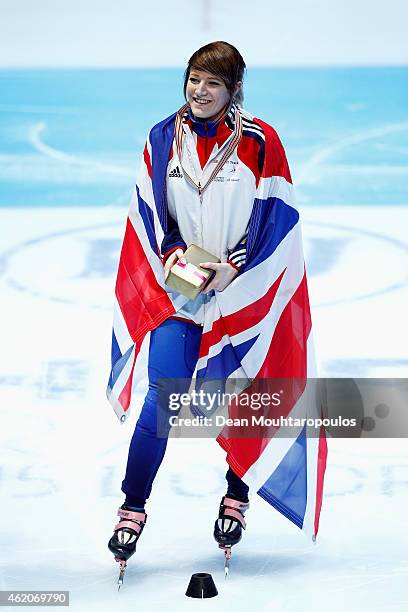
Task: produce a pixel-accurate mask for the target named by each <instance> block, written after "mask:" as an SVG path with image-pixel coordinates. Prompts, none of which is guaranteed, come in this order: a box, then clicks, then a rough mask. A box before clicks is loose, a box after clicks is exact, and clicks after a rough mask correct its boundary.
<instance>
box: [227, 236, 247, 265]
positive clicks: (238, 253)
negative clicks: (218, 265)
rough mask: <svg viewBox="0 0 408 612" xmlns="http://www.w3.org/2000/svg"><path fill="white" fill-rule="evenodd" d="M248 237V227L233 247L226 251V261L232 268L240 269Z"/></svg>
mask: <svg viewBox="0 0 408 612" xmlns="http://www.w3.org/2000/svg"><path fill="white" fill-rule="evenodd" d="M247 237H248V229H247V231H246V232H245V234H244V235H243V236H242V238H241V239H240V240H239V242H238V244H236V245H235V246H234V248H233V249H231V250H230V251H228V258H227V263H229V264H231V266H232V267H233V268H235V269H236V270H238V272H240V271H241V269H242V268H243V266H244V265H245V262H246V242H247Z"/></svg>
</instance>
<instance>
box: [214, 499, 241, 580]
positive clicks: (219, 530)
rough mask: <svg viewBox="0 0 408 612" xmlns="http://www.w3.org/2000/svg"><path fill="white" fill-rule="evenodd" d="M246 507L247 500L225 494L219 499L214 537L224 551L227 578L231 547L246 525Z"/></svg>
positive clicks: (226, 575) (238, 539)
mask: <svg viewBox="0 0 408 612" xmlns="http://www.w3.org/2000/svg"><path fill="white" fill-rule="evenodd" d="M248 508H249V502H243V501H238V500H237V499H233V498H232V497H227V496H226V495H224V497H223V498H222V500H221V504H220V511H219V514H218V519H217V520H216V521H215V525H214V538H215V540H216V541H217V542H218V547H219V548H221V550H223V551H224V553H225V563H224V572H225V578H228V572H229V564H230V559H231V547H232V546H234V544H238V542H239V541H240V540H241V538H242V529H245V527H246V523H245V519H244V513H245V511H246V510H248Z"/></svg>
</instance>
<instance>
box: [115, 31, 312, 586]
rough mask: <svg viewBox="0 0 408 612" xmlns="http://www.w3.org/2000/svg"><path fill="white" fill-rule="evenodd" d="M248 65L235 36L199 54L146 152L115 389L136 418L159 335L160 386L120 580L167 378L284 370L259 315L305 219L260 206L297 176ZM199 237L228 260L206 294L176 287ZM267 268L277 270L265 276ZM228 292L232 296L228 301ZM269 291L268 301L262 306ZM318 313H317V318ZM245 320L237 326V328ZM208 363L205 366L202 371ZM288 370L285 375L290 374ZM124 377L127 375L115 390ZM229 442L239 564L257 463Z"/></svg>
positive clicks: (223, 515)
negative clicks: (251, 471) (244, 464)
mask: <svg viewBox="0 0 408 612" xmlns="http://www.w3.org/2000/svg"><path fill="white" fill-rule="evenodd" d="M244 71H245V63H244V60H243V58H242V56H241V55H240V53H239V52H238V50H237V49H236V48H235V47H233V46H232V45H230V44H228V43H226V42H221V41H218V42H214V43H210V44H208V45H205V46H204V47H202V48H201V49H199V50H198V51H196V52H195V53H194V54H193V55H192V56H191V58H190V60H189V62H188V66H187V69H186V71H185V80H184V96H185V99H186V104H185V105H184V106H183V107H182V108H181V109H179V111H178V112H177V113H175V114H173V115H172V116H171V117H169V118H167V119H165V120H164V121H162V122H161V123H160V124H157V125H156V126H154V128H153V129H152V130H151V132H150V135H149V138H148V141H147V143H146V147H145V150H144V154H143V161H142V166H141V174H140V176H139V181H138V185H137V186H136V189H135V192H134V199H133V203H132V206H131V211H132V210H133V213H132V212H131V213H130V215H129V219H130V220H129V221H128V226H127V230H126V235H125V240H124V246H123V248H122V254H121V262H120V264H119V272H118V280H117V286H116V294H117V298H118V302H119V303H118V308H119V310H120V313H119V315H118V317H116V319H117V321H119V320H120V321H122V323H123V321H125V325H123V328H124V329H125V332H124V333H125V335H126V334H128V336H129V343H128V344H126V342H125V343H124V347H123V349H120V350H119V348H118V345H119V344H120V343H119V342H118V341H117V338H116V336H115V333H114V340H113V348H112V362H113V369H112V375H111V380H110V384H109V387H108V397H109V399H110V401H111V402H112V404H113V406H114V408H115V410H116V412H117V414H118V416H119V417H120V418H121V420H124V418H125V417H126V410H127V408H128V406H129V404H130V389H131V384H132V382H131V381H132V376H133V368H134V364H135V361H136V358H137V355H138V353H139V351H140V347H141V346H142V347H143V346H145V345H146V342H148V349H147V350H148V366H147V367H148V379H149V388H148V391H147V394H146V397H145V400H144V404H143V407H142V410H141V413H140V417H139V419H138V421H137V424H136V428H135V432H134V435H133V438H132V441H131V444H130V449H129V456H128V462H127V468H126V474H125V478H124V480H123V483H122V491H123V493H124V494H125V495H126V498H125V501H124V504H123V505H122V506H121V508H119V511H118V515H119V516H120V518H121V520H120V522H119V523H118V524H117V525H116V526H115V529H114V534H113V536H112V537H111V539H110V541H109V549H110V550H111V551H112V552H113V553H114V555H115V559H116V560H117V561H119V562H120V565H121V574H120V578H119V584H121V583H122V580H123V573H124V570H125V567H126V561H127V559H128V558H129V557H130V556H131V555H132V554H133V553H134V552H135V548H136V543H137V541H138V539H139V537H140V535H141V533H142V530H143V528H144V525H145V523H146V516H147V515H146V512H145V503H146V500H147V499H148V497H149V495H150V492H151V488H152V484H153V481H154V478H155V475H156V473H157V470H158V468H159V466H160V464H161V462H162V459H163V457H164V453H165V449H166V444H167V438H165V437H162V438H159V437H157V433H156V432H157V403H158V379H160V378H170V379H171V378H177V379H188V380H189V379H191V378H192V376H193V374H194V372H195V371H196V372H197V377H199V376H200V375H201V376H202V377H206V376H208V377H211V376H214V374H216V376H217V377H220V378H221V377H224V378H228V376H229V375H230V374H231V372H234V373H237V372H241V377H245V376H246V377H247V378H248V379H252V378H255V377H256V376H261V377H262V376H263V377H267V376H273V375H276V368H275V370H273V368H274V367H275V365H273V366H272V365H271V360H269V359H268V358H267V355H266V353H268V351H266V353H265V351H264V353H263V355H261V356H260V355H259V353H260V351H259V346H262V344H261V341H259V337H260V338H261V339H262V338H263V337H264V336H266V335H267V333H266V332H265V331H263V329H262V323H263V319H262V317H260V315H259V312H260V309H261V311H262V312H263V315H262V316H264V315H265V317H264V319H265V321H266V318H267V317H266V315H267V314H268V313H269V312H270V311H271V302H270V299H269V297H268V296H269V294H270V293H271V288H272V280H271V279H272V277H269V275H270V273H271V266H270V265H268V266H267V265H266V263H267V261H269V260H268V258H269V257H270V255H271V253H272V250H271V249H272V248H274V247H273V244H272V242H273V240H272V234H273V232H272V231H271V228H273V227H274V226H275V225H276V227H278V225H279V224H280V221H279V219H280V218H282V219H284V220H285V223H286V222H287V221H288V219H289V221H290V223H292V219H293V224H294V223H296V221H297V217H296V215H292V213H290V215H292V216H290V218H289V216H288V214H289V213H287V211H286V212H285V213H280V212H279V210H275V209H276V207H275V209H274V211H273V212H271V211H270V210H269V209H268V208H267V207H266V208H265V207H264V209H262V210H261V209H260V208H259V206H260V205H259V203H260V202H261V203H262V202H264V203H269V202H270V198H269V199H268V193H269V191H268V193H266V192H265V194H266V195H265V197H264V196H263V195H262V194H263V193H264V190H265V189H266V190H270V189H271V186H270V184H271V180H270V178H269V177H270V176H272V177H276V176H278V177H279V178H282V182H283V183H285V184H287V185H289V187H290V182H291V179H290V172H289V168H288V165H287V162H286V157H285V154H284V151H283V147H282V145H281V143H280V141H279V138H278V136H277V135H276V132H275V131H274V130H273V128H271V127H270V126H268V125H267V124H266V123H264V122H262V121H261V120H259V119H257V120H255V119H254V118H253V117H252V115H250V114H249V113H247V112H246V111H244V110H243V109H242V102H243V78H244ZM150 202H152V204H150ZM296 214H297V213H296ZM279 215H281V217H280V216H279ZM289 221H288V223H287V224H288V227H289V226H290V223H289ZM293 224H292V226H293ZM282 225H283V221H282ZM274 231H275V230H274ZM130 244H132V247H130V246H129V245H130ZM190 244H195V245H198V246H200V247H202V248H203V249H205V250H206V251H207V252H210V253H212V254H213V255H215V256H217V257H218V258H219V260H220V263H211V262H202V263H201V264H200V265H201V266H202V267H203V268H207V269H209V270H212V271H213V272H214V273H215V275H214V276H213V278H212V280H211V281H210V282H209V284H208V285H207V286H206V287H205V288H204V289H203V291H202V292H201V293H200V294H199V296H198V297H197V298H196V299H194V300H188V299H187V298H185V297H184V296H182V295H181V294H178V293H177V292H176V291H175V290H173V289H171V288H170V287H169V286H167V285H166V284H165V280H166V279H167V276H168V274H169V271H170V269H171V268H172V266H173V265H174V264H175V263H176V261H177V260H179V259H180V260H182V261H183V253H184V251H185V250H186V248H187V247H188V246H189V245H190ZM275 246H276V245H275ZM247 251H248V252H247ZM247 256H248V261H247ZM159 258H160V259H159ZM262 266H264V267H265V270H266V272H265V271H263V272H262V271H261V268H262ZM302 266H303V262H301V264H300V266H297V268H296V269H297V272H296V274H297V277H296V278H297V280H295V281H293V282H295V285H296V286H297V283H299V279H302V276H303V268H302ZM160 268H161V270H160ZM245 273H247V274H245ZM275 280H276V278H275ZM295 285H294V287H295ZM124 287H127V289H126V291H125V290H124ZM129 287H130V288H131V289H130V291H131V292H132V294H131V297H129ZM138 287H139V288H138ZM251 292H252V293H251ZM305 292H306V294H307V290H306V288H305ZM224 295H225V296H226V297H227V299H226V300H224V301H223V296H224ZM228 295H230V297H231V298H232V300H233V301H235V300H236V299H238V301H239V299H240V296H242V295H245V296H247V297H248V296H249V297H248V300H247V302H245V305H244V307H243V308H242V310H237V313H235V314H237V317H236V318H237V321H238V327H239V332H240V333H241V334H242V333H244V332H245V330H246V327H245V326H247V328H248V329H249V328H250V326H251V325H253V322H254V317H255V316H257V317H258V319H259V320H258V319H257V323H256V325H257V336H256V339H257V343H256V344H257V353H256V355H254V356H253V357H251V355H252V353H251V350H252V344H253V342H254V341H253V340H252V339H251V340H248V341H247V343H246V344H245V350H244V349H242V346H243V345H242V343H241V344H240V345H239V346H238V345H236V344H234V332H233V331H232V329H230V327H231V325H232V324H233V318H234V315H233V314H231V313H230V314H228V313H227V311H228V308H230V305H231V299H230V300H228ZM235 295H237V296H239V297H238V298H236V297H234V296H235ZM124 296H125V297H124ZM260 296H264V297H262V300H263V302H262V304H260V302H259V300H258V298H259V297H260ZM265 296H267V298H268V299H269V302H268V303H266V302H267V299H266V298H265ZM306 298H307V295H306ZM306 298H305V296H303V297H302V300H303V302H302V304H303V311H302V312H303V314H304V313H305V312H306V311H307V306H308V304H307V303H306V302H307V299H306ZM254 300H255V301H256V300H258V301H257V302H256V303H257V307H256V308H253V309H252V310H251V308H250V306H251V304H253V303H255V301H254ZM228 302H229V304H228ZM262 309H263V310H262ZM254 311H256V313H255V312H254ZM227 315H228V316H227ZM291 316H293V315H291ZM307 317H308V313H307V312H306V315H305V317H304V318H305V320H306V319H307ZM250 321H252V322H250ZM292 323H293V322H292ZM292 323H291V325H292ZM118 325H119V326H120V322H119V323H118ZM217 325H218V327H219V326H220V325H222V329H223V332H222V334H221V336H222V338H223V342H224V344H225V346H223V348H222V351H221V352H222V359H221V360H219V361H218V362H217V360H216V359H215V358H213V357H210V356H209V354H208V355H207V360H205V350H204V348H203V345H205V344H206V341H204V337H205V338H206V339H207V338H208V337H210V338H211V334H214V330H215V329H216V327H217ZM236 325H237V324H236V323H234V324H233V326H235V328H236ZM229 326H230V327H229ZM240 326H241V327H240ZM269 328H270V324H269V327H268V326H267V325H266V324H265V330H268V329H269ZM308 331H309V329H306V327H305V337H304V338H302V341H303V345H302V351H303V352H302V354H301V356H300V357H299V355H295V357H294V358H293V360H292V361H293V362H295V361H296V363H298V362H302V366H301V367H300V369H299V368H297V369H296V368H295V369H296V371H295V370H294V369H293V368H292V370H291V371H290V375H291V376H296V375H304V373H305V368H304V367H303V365H304V361H305V355H306V341H307V335H308ZM116 335H117V334H116ZM238 335H239V334H238ZM225 339H227V340H225ZM269 340H270V339H269ZM211 342H213V343H215V344H216V343H217V340H216V339H214V338H213V339H212V340H211V341H210V345H211ZM207 344H208V343H207ZM215 344H214V345H215ZM298 345H301V342H300V340H299V338H297V339H296V347H298ZM207 348H208V347H207ZM296 350H298V348H296ZM115 351H116V352H115ZM261 352H262V351H261ZM268 354H269V353H268ZM203 355H204V356H203ZM203 360H204V361H205V364H204V366H203V367H201V365H202V364H203V363H204V361H203ZM257 360H258V361H257ZM288 361H289V362H290V363H292V362H291V360H290V359H288ZM274 363H275V364H276V359H275V362H274ZM197 364H198V365H197ZM221 366H222V367H221ZM220 367H221V370H220ZM126 368H127V370H128V374H127V375H126V376H125V375H124V374H123V372H124V371H125V370H126ZM211 368H213V369H211ZM214 368H215V369H214ZM129 372H130V374H129ZM220 372H221V374H220ZM278 375H285V372H283V371H282V370H281V371H279V372H278ZM120 377H122V378H123V380H124V381H125V382H122V383H121V385H119V391H116V392H115V389H116V387H117V386H118V383H117V380H118V379H119V378H120ZM218 441H219V442H220V444H221V445H222V446H223V447H224V448H225V450H227V452H228V458H227V459H228V461H229V463H230V465H231V463H232V464H233V465H235V466H236V467H235V469H234V470H233V469H231V467H229V469H228V471H227V473H226V480H227V491H226V494H225V496H224V497H223V498H222V500H221V504H220V508H219V515H218V519H217V520H216V522H215V526H214V537H215V539H216V541H217V542H218V543H219V546H220V548H223V549H224V550H225V553H226V571H227V566H228V560H229V556H230V551H231V546H233V545H234V544H236V543H237V542H239V541H240V539H241V535H242V528H245V521H244V513H245V511H246V510H247V509H248V507H249V499H248V491H249V487H248V485H247V484H245V483H244V482H243V480H242V479H241V478H240V477H239V475H238V474H237V473H236V472H237V471H238V472H239V471H241V472H243V471H245V470H243V469H241V468H240V467H239V461H238V462H237V461H235V462H234V460H233V452H234V451H233V445H232V443H231V442H230V441H228V440H227V441H226V440H225V438H224V439H222V437H221V439H220V440H218ZM243 452H245V451H243Z"/></svg>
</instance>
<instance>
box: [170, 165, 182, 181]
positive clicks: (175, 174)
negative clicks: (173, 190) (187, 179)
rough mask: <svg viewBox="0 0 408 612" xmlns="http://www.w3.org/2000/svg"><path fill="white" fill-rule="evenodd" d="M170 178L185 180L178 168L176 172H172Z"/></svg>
mask: <svg viewBox="0 0 408 612" xmlns="http://www.w3.org/2000/svg"><path fill="white" fill-rule="evenodd" d="M169 177H172V178H173V177H176V178H183V175H182V174H181V172H180V168H179V167H178V166H176V167H175V168H174V170H172V171H171V172H170V174H169Z"/></svg>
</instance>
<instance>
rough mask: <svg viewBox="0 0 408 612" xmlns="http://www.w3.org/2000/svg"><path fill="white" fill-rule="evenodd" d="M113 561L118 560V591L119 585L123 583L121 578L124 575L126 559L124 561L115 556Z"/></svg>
mask: <svg viewBox="0 0 408 612" xmlns="http://www.w3.org/2000/svg"><path fill="white" fill-rule="evenodd" d="M115 561H118V562H119V564H120V570H119V578H118V591H120V587H121V586H122V585H123V578H124V577H125V570H126V561H124V560H123V559H117V558H116V557H115Z"/></svg>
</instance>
